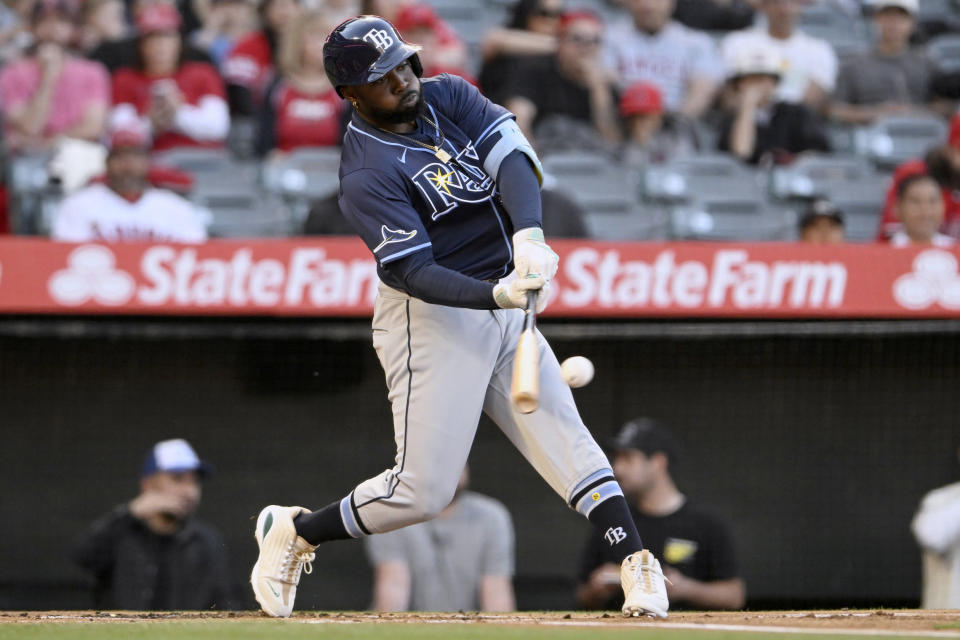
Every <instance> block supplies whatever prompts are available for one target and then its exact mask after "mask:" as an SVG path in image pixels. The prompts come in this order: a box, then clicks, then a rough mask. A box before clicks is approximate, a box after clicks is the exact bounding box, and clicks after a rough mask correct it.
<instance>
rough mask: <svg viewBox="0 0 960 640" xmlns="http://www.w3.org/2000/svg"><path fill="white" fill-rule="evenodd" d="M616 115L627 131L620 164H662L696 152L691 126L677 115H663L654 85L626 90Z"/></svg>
mask: <svg viewBox="0 0 960 640" xmlns="http://www.w3.org/2000/svg"><path fill="white" fill-rule="evenodd" d="M620 115H621V116H622V117H623V119H624V121H625V122H626V128H627V141H626V145H625V147H624V150H623V160H624V161H625V162H627V163H629V164H634V165H642V164H645V163H647V162H654V163H659V162H665V161H666V160H668V159H669V158H670V157H673V156H678V155H684V154H689V153H692V152H693V151H696V150H698V149H699V148H700V144H699V140H698V136H697V132H696V127H695V126H694V123H693V122H692V121H691V120H690V119H689V118H687V117H685V116H683V115H681V114H677V113H673V114H671V113H665V112H664V109H663V98H662V97H661V95H660V90H659V89H657V87H656V85H654V84H650V83H648V82H640V83H637V84H635V85H633V86H631V87H628V88H627V90H626V91H624V92H623V95H621V96H620Z"/></svg>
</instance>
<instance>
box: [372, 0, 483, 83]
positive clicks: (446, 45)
mask: <svg viewBox="0 0 960 640" xmlns="http://www.w3.org/2000/svg"><path fill="white" fill-rule="evenodd" d="M427 4H429V3H425V2H422V1H418V0H363V1H362V2H361V3H360V8H361V13H366V14H373V15H378V16H383V17H384V18H386V19H387V20H389V21H390V22H391V23H393V24H394V25H395V24H396V23H397V20H398V19H399V18H400V14H401V13H402V12H403V11H404V10H406V9H408V8H410V7H416V6H425V5H427ZM398 29H399V27H398ZM431 29H432V30H433V32H434V36H435V37H434V40H433V44H432V47H433V49H434V54H433V57H434V59H436V60H442V61H443V64H444V65H446V66H449V67H452V68H456V69H466V68H467V67H468V66H469V57H468V55H467V46H466V44H464V42H463V39H462V38H461V37H460V36H459V35H458V34H457V32H456V30H454V29H453V27H451V26H450V25H449V24H447V23H446V22H444V21H443V20H441V19H439V18H437V19H436V20H435V21H434V22H433V24H432V25H431ZM401 31H402V30H401ZM403 35H404V37H406V34H405V33H404V34H403ZM413 42H417V41H416V40H413ZM418 44H419V43H418Z"/></svg>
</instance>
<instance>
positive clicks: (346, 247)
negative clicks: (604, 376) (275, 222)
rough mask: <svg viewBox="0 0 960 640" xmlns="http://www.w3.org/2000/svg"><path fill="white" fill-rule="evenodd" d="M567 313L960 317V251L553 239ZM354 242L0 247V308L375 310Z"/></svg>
mask: <svg viewBox="0 0 960 640" xmlns="http://www.w3.org/2000/svg"><path fill="white" fill-rule="evenodd" d="M551 244H552V246H553V247H554V248H555V249H556V250H557V252H558V253H559V254H560V258H561V260H560V271H559V272H558V274H557V277H556V279H555V280H554V282H553V285H552V290H551V297H552V301H551V304H550V306H549V308H548V309H547V311H546V314H545V315H552V316H558V317H637V318H640V317H664V316H666V317H669V316H674V317H717V318H723V317H753V318H803V317H807V318H822V317H838V318H839V317H850V318H853V317H859V318H878V317H885V318H903V317H931V318H944V317H960V273H958V256H960V251H954V250H944V249H936V248H912V249H893V248H889V247H886V246H879V245H842V246H836V247H815V246H807V245H801V244H780V243H769V244H703V243H664V244H659V243H608V242H589V241H576V240H566V241H559V240H558V241H555V242H553V243H551ZM376 285H377V273H376V264H375V262H374V261H373V259H372V257H371V255H370V253H369V251H368V250H367V249H366V247H364V246H363V244H362V243H361V242H360V241H359V240H357V239H355V238H316V239H295V240H250V241H225V240H224V241H211V242H208V243H206V244H202V245H174V244H114V245H105V244H82V245H73V244H62V243H54V242H50V241H47V240H43V239H33V238H3V239H0V313H7V314H9V313H39V314H139V315H158V314H174V315H263V316H269V315H275V316H367V315H370V314H371V312H372V308H373V300H374V297H375V295H376Z"/></svg>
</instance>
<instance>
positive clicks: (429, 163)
mask: <svg viewBox="0 0 960 640" xmlns="http://www.w3.org/2000/svg"><path fill="white" fill-rule="evenodd" d="M370 37H371V39H378V36H377V35H371V36H370ZM422 88H423V98H424V101H425V103H426V105H427V109H428V113H429V117H428V120H429V121H430V122H429V124H427V120H421V121H420V123H419V125H418V129H417V131H416V132H414V133H412V134H406V135H398V134H391V133H390V132H387V131H383V130H382V129H378V128H377V127H375V126H373V125H371V124H370V123H369V122H367V121H366V120H364V119H363V118H362V117H360V116H359V115H357V114H354V116H353V118H352V119H351V121H350V123H349V125H348V126H347V132H346V134H345V135H344V139H343V148H342V152H341V160H340V196H339V204H340V210H341V211H342V212H343V215H344V217H345V218H346V219H347V221H348V222H349V223H350V224H351V225H352V226H353V228H354V229H356V231H357V233H359V234H360V236H361V237H362V238H363V240H364V242H365V243H366V245H367V247H368V248H369V249H370V251H371V253H372V254H373V255H374V257H376V259H377V273H378V275H379V276H380V279H381V280H383V282H384V283H386V284H387V285H389V286H391V287H393V288H395V289H400V290H406V289H405V287H406V286H407V285H406V284H405V280H404V279H403V277H402V271H401V270H400V269H398V270H396V271H394V270H392V268H391V265H393V264H395V263H397V262H398V261H401V260H404V259H405V258H406V257H408V256H412V255H413V254H415V253H418V252H424V254H429V256H430V258H431V259H432V260H433V261H435V262H436V263H437V264H439V265H441V266H443V267H446V268H448V269H451V270H453V271H457V272H458V273H462V274H464V275H466V276H470V277H473V278H477V279H481V280H486V279H490V278H501V277H503V276H505V275H507V274H508V273H510V269H512V268H513V249H512V244H511V235H512V234H513V223H512V221H511V219H510V216H509V213H508V212H507V211H506V210H504V209H503V208H502V207H501V205H500V202H499V199H498V198H497V197H496V194H497V188H496V183H495V178H496V176H495V175H494V176H490V175H487V171H486V170H485V169H484V164H485V163H486V161H487V159H488V157H489V154H490V152H491V149H493V147H494V145H495V144H496V141H497V140H499V138H498V137H497V136H496V135H494V132H495V131H496V130H497V129H498V127H499V126H500V124H501V123H503V122H504V121H506V120H508V119H510V118H512V117H513V114H511V113H510V112H509V111H507V110H506V109H504V108H503V107H501V106H500V105H497V104H494V103H492V102H490V101H489V100H487V99H486V98H485V97H484V96H483V95H482V94H481V93H480V92H479V91H478V90H477V89H476V87H473V86H472V85H470V84H469V83H467V82H466V81H464V80H463V79H462V78H459V77H457V76H449V75H440V76H436V77H434V78H424V79H423V80H422ZM433 123H436V125H434V124H433ZM434 126H436V127H438V128H439V131H436V130H434V129H433V127H434ZM410 137H413V138H414V139H415V140H417V141H418V142H420V143H426V144H427V145H431V146H432V145H435V144H437V142H438V141H440V140H441V139H442V140H444V141H445V142H444V143H443V150H444V151H446V152H447V153H449V154H450V155H451V156H452V157H451V158H450V159H449V160H447V161H446V162H444V161H442V160H440V159H439V158H437V157H436V156H435V155H434V152H433V149H431V148H426V147H424V146H421V145H420V144H417V143H416V142H414V141H413V140H410V139H409V138H410Z"/></svg>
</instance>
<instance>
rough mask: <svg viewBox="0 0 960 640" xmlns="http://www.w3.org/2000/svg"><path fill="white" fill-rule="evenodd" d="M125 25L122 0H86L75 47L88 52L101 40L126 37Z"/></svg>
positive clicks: (124, 8)
mask: <svg viewBox="0 0 960 640" xmlns="http://www.w3.org/2000/svg"><path fill="white" fill-rule="evenodd" d="M127 26H128V25H127V17H126V7H124V5H123V1H122V0H87V2H86V3H85V4H84V6H83V23H82V25H81V27H80V33H79V35H78V37H77V47H78V48H79V49H80V50H81V51H83V52H84V53H90V52H92V51H94V50H95V49H96V48H97V47H99V46H100V44H101V43H103V42H120V41H122V40H124V39H125V38H126V37H127V30H128V29H127Z"/></svg>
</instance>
